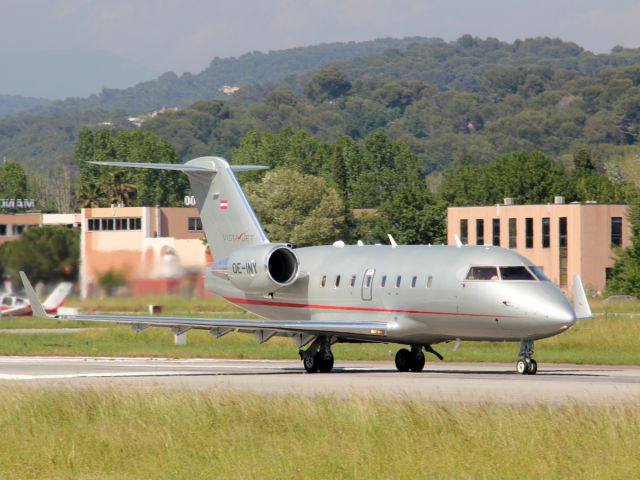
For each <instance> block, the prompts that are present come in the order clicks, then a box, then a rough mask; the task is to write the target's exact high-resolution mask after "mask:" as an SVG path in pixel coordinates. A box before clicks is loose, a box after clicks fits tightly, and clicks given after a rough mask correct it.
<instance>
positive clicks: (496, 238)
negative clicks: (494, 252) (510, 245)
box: [493, 218, 500, 247]
mask: <svg viewBox="0 0 640 480" xmlns="http://www.w3.org/2000/svg"><path fill="white" fill-rule="evenodd" d="M493 244H494V245H495V246H496V247H499V246H500V219H499V218H494V219H493Z"/></svg>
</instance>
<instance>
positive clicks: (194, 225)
mask: <svg viewBox="0 0 640 480" xmlns="http://www.w3.org/2000/svg"><path fill="white" fill-rule="evenodd" d="M188 223H189V231H190V232H201V231H202V220H200V217H189V222H188Z"/></svg>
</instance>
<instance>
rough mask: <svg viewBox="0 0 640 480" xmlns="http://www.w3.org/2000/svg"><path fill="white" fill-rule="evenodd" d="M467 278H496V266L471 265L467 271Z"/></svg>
mask: <svg viewBox="0 0 640 480" xmlns="http://www.w3.org/2000/svg"><path fill="white" fill-rule="evenodd" d="M467 280H498V269H497V268H496V267H471V268H470V269H469V273H467Z"/></svg>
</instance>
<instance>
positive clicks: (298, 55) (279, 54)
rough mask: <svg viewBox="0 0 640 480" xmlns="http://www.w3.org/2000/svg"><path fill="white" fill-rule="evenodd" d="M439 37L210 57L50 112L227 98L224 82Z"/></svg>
mask: <svg viewBox="0 0 640 480" xmlns="http://www.w3.org/2000/svg"><path fill="white" fill-rule="evenodd" d="M438 42H442V40H441V39H438V38H426V37H406V38H402V39H397V38H380V39H376V40H371V41H366V42H336V43H323V44H320V45H313V46H309V47H297V48H290V49H286V50H274V51H269V52H268V53H262V52H257V51H256V52H251V53H247V54H244V55H241V56H239V57H228V58H218V57H216V58H214V59H213V60H212V61H211V63H210V64H209V67H207V68H206V69H205V70H203V71H202V72H200V73H197V74H193V73H188V72H187V73H184V74H182V75H181V76H178V75H176V74H175V73H173V72H167V73H164V74H163V75H161V76H160V77H158V78H157V79H155V80H150V81H148V82H142V83H139V84H137V85H135V86H133V87H130V88H125V89H114V88H105V89H103V90H102V91H101V92H100V93H99V94H96V95H91V96H89V97H87V98H72V99H67V100H62V101H57V102H54V103H53V104H52V105H51V107H50V108H49V109H47V110H48V111H50V112H52V113H53V112H64V111H77V110H83V111H87V110H104V111H108V112H116V111H123V112H126V113H140V112H147V111H151V110H157V109H160V108H162V107H186V106H188V105H190V104H192V103H193V102H195V101H196V100H203V99H206V100H211V99H215V98H219V99H227V98H229V96H228V95H227V94H225V93H224V92H223V91H222V88H223V87H224V86H225V85H231V86H236V85H249V84H255V83H262V82H277V81H281V80H283V79H285V78H286V77H288V76H291V75H298V74H301V73H304V72H308V71H311V70H315V69H317V68H319V67H321V66H322V65H325V64H327V63H331V62H336V61H339V60H349V59H353V58H356V57H360V56H363V55H370V54H373V53H379V52H382V51H384V50H386V49H388V48H396V49H404V48H406V47H407V46H409V45H412V44H416V43H418V44H430V43H438Z"/></svg>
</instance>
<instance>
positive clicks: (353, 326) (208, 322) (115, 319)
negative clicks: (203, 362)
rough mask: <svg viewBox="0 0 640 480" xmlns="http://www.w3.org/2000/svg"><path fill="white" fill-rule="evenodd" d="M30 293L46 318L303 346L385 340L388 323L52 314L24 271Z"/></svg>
mask: <svg viewBox="0 0 640 480" xmlns="http://www.w3.org/2000/svg"><path fill="white" fill-rule="evenodd" d="M20 277H21V278H22V282H23V284H24V288H25V291H26V292H27V297H28V298H29V301H30V302H31V307H32V310H33V315H34V316H37V317H43V318H57V319H61V320H84V321H92V322H110V323H122V324H128V325H131V326H132V327H133V328H134V330H138V331H139V330H142V329H143V328H145V327H148V326H153V327H169V328H171V329H172V330H173V331H174V333H176V334H180V333H184V332H186V331H188V330H191V329H201V330H209V331H210V332H211V334H212V335H213V336H214V337H216V338H217V337H221V336H222V335H225V334H227V333H230V332H233V331H238V332H241V333H253V334H254V335H255V336H256V338H257V339H258V341H259V342H264V341H266V340H268V339H269V338H271V337H272V336H274V335H280V336H286V337H294V339H295V340H296V342H297V343H298V345H299V346H302V345H305V344H306V343H308V342H309V341H310V340H312V339H313V338H314V337H315V336H318V335H332V336H336V337H341V338H350V339H361V340H371V341H384V337H385V336H386V334H387V329H388V325H387V323H385V322H363V323H360V322H350V323H343V322H314V321H271V320H237V319H221V318H184V317H155V316H137V315H131V316H119V315H48V314H47V313H46V311H45V309H44V307H43V306H42V303H40V300H39V299H38V297H37V295H36V293H35V291H34V290H33V287H32V286H31V283H30V282H29V279H28V278H27V276H26V275H25V274H24V272H20Z"/></svg>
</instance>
